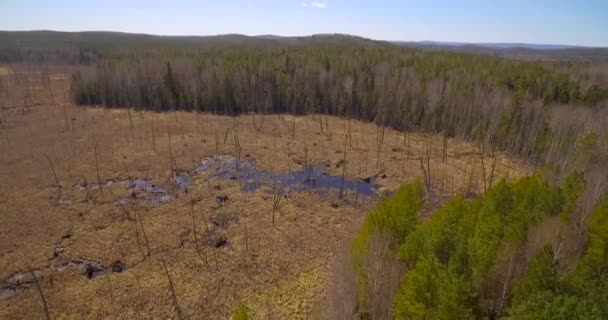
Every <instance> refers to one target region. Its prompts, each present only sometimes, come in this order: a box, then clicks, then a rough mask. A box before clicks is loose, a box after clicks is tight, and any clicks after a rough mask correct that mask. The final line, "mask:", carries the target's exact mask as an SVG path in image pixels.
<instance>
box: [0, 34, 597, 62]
mask: <svg viewBox="0 0 608 320" xmlns="http://www.w3.org/2000/svg"><path fill="white" fill-rule="evenodd" d="M319 44H321V45H333V46H342V45H354V46H362V47H370V46H373V47H376V46H391V47H392V46H399V47H408V48H418V49H426V50H447V51H456V52H465V53H474V54H488V55H494V56H503V57H508V58H515V59H527V60H534V59H555V60H601V61H608V48H589V47H577V46H566V45H547V44H526V43H459V42H437V41H419V42H407V41H397V42H387V41H379V40H373V39H368V38H364V37H359V36H353V35H347V34H315V35H311V36H294V37H289V36H287V37H285V36H277V35H259V36H247V35H242V34H224V35H216V36H158V35H149V34H134V33H122V32H108V31H85V32H60V31H48V30H40V31H0V62H4V63H7V62H8V63H10V62H18V61H42V60H44V61H47V62H67V63H91V62H94V61H96V60H97V59H99V58H100V57H102V56H104V55H108V54H110V53H111V54H117V53H118V54H120V53H121V52H133V51H134V49H135V51H138V50H139V51H142V52H149V51H150V50H159V49H180V50H203V49H214V48H223V47H235V46H249V47H256V46H257V47H277V48H278V47H285V46H309V45H319Z"/></svg>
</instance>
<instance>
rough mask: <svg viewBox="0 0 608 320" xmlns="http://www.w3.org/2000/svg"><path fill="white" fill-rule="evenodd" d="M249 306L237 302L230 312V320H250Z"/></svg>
mask: <svg viewBox="0 0 608 320" xmlns="http://www.w3.org/2000/svg"><path fill="white" fill-rule="evenodd" d="M249 313H250V311H249V308H248V307H247V306H246V305H244V304H239V306H238V307H236V309H235V310H234V312H233V313H232V320H251V319H253V318H252V317H251V315H250V314H249Z"/></svg>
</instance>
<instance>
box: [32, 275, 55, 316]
mask: <svg viewBox="0 0 608 320" xmlns="http://www.w3.org/2000/svg"><path fill="white" fill-rule="evenodd" d="M29 272H30V274H31V275H32V278H33V279H34V283H35V284H36V289H38V293H39V294H40V300H41V301H42V306H43V307H44V315H45V317H46V319H47V320H50V319H51V314H50V313H49V307H48V305H47V303H46V298H45V297H44V293H43V292H42V288H41V287H40V281H38V277H36V273H35V272H34V270H32V268H29Z"/></svg>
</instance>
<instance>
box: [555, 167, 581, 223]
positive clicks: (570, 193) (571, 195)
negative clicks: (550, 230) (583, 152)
mask: <svg viewBox="0 0 608 320" xmlns="http://www.w3.org/2000/svg"><path fill="white" fill-rule="evenodd" d="M586 183H587V182H586V181H585V175H584V174H583V172H581V171H574V172H572V173H571V174H570V175H569V176H568V177H567V178H566V181H565V182H564V186H563V195H564V208H563V210H562V213H561V216H562V217H563V218H564V219H568V218H569V217H570V215H571V214H572V212H573V211H574V209H575V208H576V203H577V201H578V198H579V196H580V195H581V193H582V192H583V190H584V189H585V185H586Z"/></svg>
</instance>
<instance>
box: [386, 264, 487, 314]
mask: <svg viewBox="0 0 608 320" xmlns="http://www.w3.org/2000/svg"><path fill="white" fill-rule="evenodd" d="M472 291H473V290H472V288H471V287H470V282H469V281H467V280H466V279H465V278H463V277H462V275H460V274H459V273H458V272H457V271H456V270H454V268H450V267H449V266H445V265H443V264H441V263H440V262H439V261H438V260H437V259H436V258H434V257H432V256H424V257H422V258H421V259H419V260H418V262H416V266H415V267H414V268H413V269H412V270H411V271H410V272H408V274H407V276H406V279H405V280H404V282H403V285H402V286H401V287H400V289H399V291H398V292H397V295H396V297H395V302H394V313H395V319H412V320H414V319H445V320H448V319H474V318H475V317H474V315H473V312H472V309H471V307H470V306H471V304H472V297H473V296H472Z"/></svg>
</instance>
